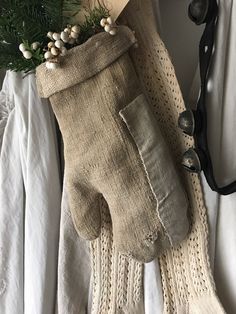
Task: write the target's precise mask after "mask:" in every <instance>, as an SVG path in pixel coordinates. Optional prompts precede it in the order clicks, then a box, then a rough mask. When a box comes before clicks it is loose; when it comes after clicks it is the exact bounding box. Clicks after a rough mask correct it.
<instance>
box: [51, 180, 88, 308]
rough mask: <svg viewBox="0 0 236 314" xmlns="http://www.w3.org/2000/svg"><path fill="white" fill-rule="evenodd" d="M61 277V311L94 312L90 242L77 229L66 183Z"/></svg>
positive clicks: (59, 296) (61, 232)
mask: <svg viewBox="0 0 236 314" xmlns="http://www.w3.org/2000/svg"><path fill="white" fill-rule="evenodd" d="M65 180H66V179H65ZM65 180H64V181H65ZM57 280H58V288H57V313H58V314H78V313H79V314H86V313H90V308H91V305H90V303H91V302H90V300H91V298H90V297H89V296H90V295H91V293H90V291H91V288H90V286H91V283H90V280H91V258H90V250H89V243H88V241H86V240H84V239H82V238H81V237H79V236H78V234H77V232H76V230H75V227H74V224H73V221H72V217H71V212H70V208H69V202H68V196H67V192H66V188H65V184H64V185H63V193H62V204H61V222H60V239H59V255H58V279H57Z"/></svg>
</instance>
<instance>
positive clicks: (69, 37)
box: [44, 25, 80, 69]
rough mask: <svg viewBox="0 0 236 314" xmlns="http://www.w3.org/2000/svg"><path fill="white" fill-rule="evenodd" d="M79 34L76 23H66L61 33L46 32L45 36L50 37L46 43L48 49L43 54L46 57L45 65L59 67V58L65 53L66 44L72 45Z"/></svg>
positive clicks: (50, 67) (49, 67)
mask: <svg viewBox="0 0 236 314" xmlns="http://www.w3.org/2000/svg"><path fill="white" fill-rule="evenodd" d="M79 34H80V27H79V26H78V25H74V26H71V25H67V27H66V28H65V29H64V30H63V31H62V32H61V33H53V32H48V33H47V37H48V38H50V39H51V41H50V42H49V43H48V49H47V51H46V52H45V54H44V58H45V59H46V67H47V68H48V69H55V68H57V67H59V59H60V57H61V56H65V55H66V53H67V48H66V47H65V44H66V45H67V46H74V45H75V44H76V43H77V40H78V38H79Z"/></svg>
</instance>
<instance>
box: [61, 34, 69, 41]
mask: <svg viewBox="0 0 236 314" xmlns="http://www.w3.org/2000/svg"><path fill="white" fill-rule="evenodd" d="M61 40H62V41H63V42H64V43H67V42H68V41H69V35H68V33H67V32H61Z"/></svg>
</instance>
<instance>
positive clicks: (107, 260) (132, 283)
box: [91, 199, 144, 314]
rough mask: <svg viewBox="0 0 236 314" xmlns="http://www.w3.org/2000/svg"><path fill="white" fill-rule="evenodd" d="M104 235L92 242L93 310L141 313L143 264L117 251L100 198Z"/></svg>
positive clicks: (103, 313) (112, 313)
mask: <svg viewBox="0 0 236 314" xmlns="http://www.w3.org/2000/svg"><path fill="white" fill-rule="evenodd" d="M100 205H101V220H102V228H101V235H100V237H99V238H98V239H96V240H95V241H93V242H92V243H91V257H92V276H93V278H92V281H93V287H92V288H93V293H92V294H93V296H92V313H93V314H121V313H122V314H142V313H144V308H143V264H142V263H139V262H137V261H135V260H133V259H132V258H130V257H126V256H124V255H122V254H120V253H118V252H117V250H116V249H115V248H114V246H113V241H112V225H111V217H110V214H109V210H108V207H107V205H106V203H105V202H104V200H103V199H101V203H100Z"/></svg>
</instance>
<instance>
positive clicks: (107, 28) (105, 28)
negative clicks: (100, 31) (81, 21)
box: [104, 24, 111, 33]
mask: <svg viewBox="0 0 236 314" xmlns="http://www.w3.org/2000/svg"><path fill="white" fill-rule="evenodd" d="M104 30H105V32H107V33H109V32H110V31H111V26H110V25H108V24H107V25H105V27H104Z"/></svg>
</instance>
